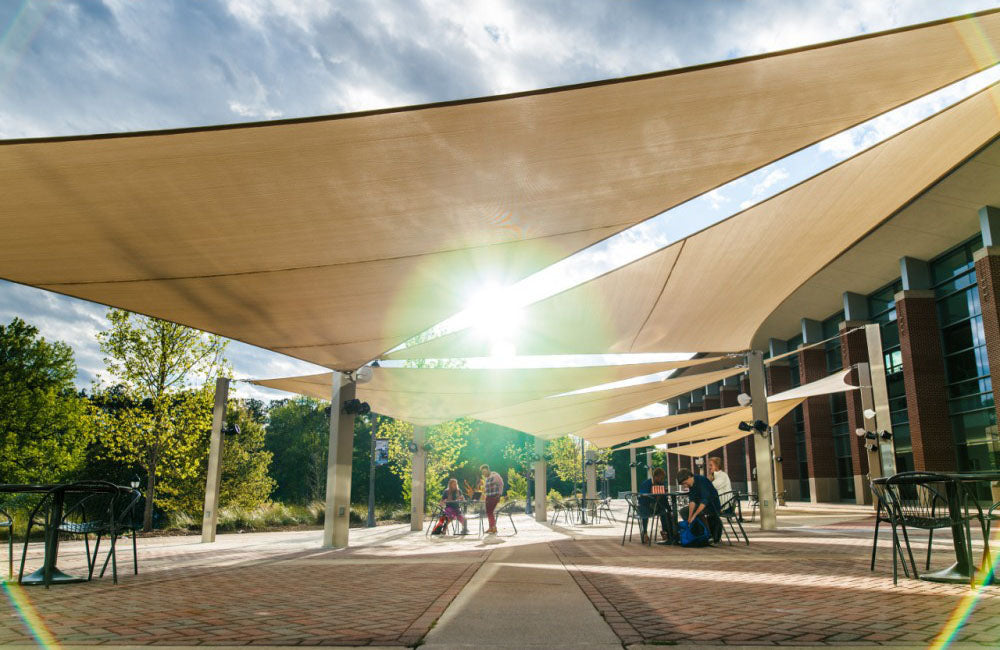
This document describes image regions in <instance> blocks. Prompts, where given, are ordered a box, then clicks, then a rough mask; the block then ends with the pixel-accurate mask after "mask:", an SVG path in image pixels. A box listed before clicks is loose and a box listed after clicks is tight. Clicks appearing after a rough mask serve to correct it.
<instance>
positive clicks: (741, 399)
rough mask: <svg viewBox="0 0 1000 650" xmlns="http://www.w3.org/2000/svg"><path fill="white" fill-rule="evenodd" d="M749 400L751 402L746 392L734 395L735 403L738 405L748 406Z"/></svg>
mask: <svg viewBox="0 0 1000 650" xmlns="http://www.w3.org/2000/svg"><path fill="white" fill-rule="evenodd" d="M750 402H751V400H750V396H749V395H747V394H746V393H740V394H739V395H737V396H736V403H737V404H739V405H740V406H743V407H746V406H750Z"/></svg>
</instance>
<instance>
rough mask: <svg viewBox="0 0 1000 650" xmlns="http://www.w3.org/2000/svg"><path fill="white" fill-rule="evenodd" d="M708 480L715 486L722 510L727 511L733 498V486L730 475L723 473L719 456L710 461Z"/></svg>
mask: <svg viewBox="0 0 1000 650" xmlns="http://www.w3.org/2000/svg"><path fill="white" fill-rule="evenodd" d="M708 480H709V481H711V482H712V485H714V486H715V491H716V492H718V493H719V501H720V503H721V504H722V508H723V509H725V508H726V507H728V505H729V502H730V501H731V500H732V498H733V494H732V492H733V484H732V482H731V481H730V480H729V474H726V473H725V472H724V471H722V459H721V458H719V457H718V456H712V457H711V458H709V459H708Z"/></svg>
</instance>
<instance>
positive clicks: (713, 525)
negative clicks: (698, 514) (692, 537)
mask: <svg viewBox="0 0 1000 650" xmlns="http://www.w3.org/2000/svg"><path fill="white" fill-rule="evenodd" d="M708 529H709V530H710V531H712V541H713V542H715V543H716V544H718V543H719V540H721V539H722V519H720V518H719V515H715V514H712V515H708Z"/></svg>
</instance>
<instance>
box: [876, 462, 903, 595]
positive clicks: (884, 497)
mask: <svg viewBox="0 0 1000 650" xmlns="http://www.w3.org/2000/svg"><path fill="white" fill-rule="evenodd" d="M886 480H888V477H886V478H879V479H875V480H873V481H872V482H871V488H872V494H873V495H875V500H876V501H877V502H878V506H877V507H876V508H875V534H874V535H873V537H872V563H871V568H870V570H871V571H874V570H875V552H876V551H877V550H878V529H879V525H881V524H888V525H889V526H890V528H891V529H892V551H893V553H892V566H893V573H894V574H895V571H896V557H897V553H898V556H899V557H902V556H903V549H902V547H901V546H900V545H899V535H898V534H897V533H896V527H895V526H893V518H892V515H893V513H894V512H895V511H894V510H893V509H892V508H891V507H890V501H889V499H890V497H889V495H888V494H886V489H885V482H886ZM903 572H904V573H905V574H906V577H907V578H909V577H910V569H909V568H908V567H907V566H906V562H903Z"/></svg>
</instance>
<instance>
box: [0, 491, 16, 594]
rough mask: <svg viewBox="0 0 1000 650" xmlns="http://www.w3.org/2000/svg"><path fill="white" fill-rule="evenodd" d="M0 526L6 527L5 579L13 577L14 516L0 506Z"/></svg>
mask: <svg viewBox="0 0 1000 650" xmlns="http://www.w3.org/2000/svg"><path fill="white" fill-rule="evenodd" d="M0 528H6V529H7V579H8V580H13V579H14V518H13V517H11V516H10V513H9V512H7V511H6V510H4V509H3V508H0Z"/></svg>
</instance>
